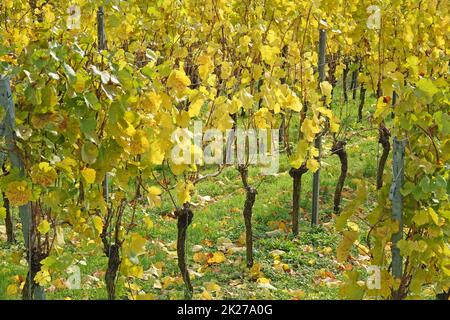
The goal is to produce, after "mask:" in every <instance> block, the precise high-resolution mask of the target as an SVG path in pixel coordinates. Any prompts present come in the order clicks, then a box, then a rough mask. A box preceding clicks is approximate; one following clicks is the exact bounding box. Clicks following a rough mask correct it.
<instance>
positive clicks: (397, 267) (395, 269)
mask: <svg viewBox="0 0 450 320" xmlns="http://www.w3.org/2000/svg"><path fill="white" fill-rule="evenodd" d="M405 142H406V141H405V140H398V139H397V137H395V138H394V151H393V152H394V154H393V163H392V174H393V177H392V186H391V190H390V194H389V197H390V199H391V201H392V219H393V220H395V221H398V223H399V230H398V232H397V233H395V234H393V235H392V275H393V276H394V278H396V279H400V278H401V277H402V274H403V270H402V269H403V266H402V265H403V258H402V256H401V255H400V249H399V248H398V247H397V243H398V242H399V241H400V240H401V239H402V237H403V212H402V211H403V199H402V194H401V193H400V190H401V188H402V185H403V176H404V158H405Z"/></svg>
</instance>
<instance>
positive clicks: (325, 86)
mask: <svg viewBox="0 0 450 320" xmlns="http://www.w3.org/2000/svg"><path fill="white" fill-rule="evenodd" d="M332 90H333V86H332V85H331V84H330V83H329V82H328V81H322V82H321V83H320V91H321V92H322V94H323V95H324V96H325V97H327V98H330V97H331V92H332Z"/></svg>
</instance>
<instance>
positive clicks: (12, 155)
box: [0, 75, 45, 300]
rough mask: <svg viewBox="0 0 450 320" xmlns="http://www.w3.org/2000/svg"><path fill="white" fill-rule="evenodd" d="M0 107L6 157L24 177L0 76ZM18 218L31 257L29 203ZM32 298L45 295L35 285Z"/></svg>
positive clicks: (6, 81)
mask: <svg viewBox="0 0 450 320" xmlns="http://www.w3.org/2000/svg"><path fill="white" fill-rule="evenodd" d="M0 106H1V107H2V108H3V109H4V113H5V115H4V118H3V122H2V124H1V126H0V135H2V136H4V137H5V140H6V145H7V148H8V155H9V159H10V161H11V165H12V167H14V168H17V169H19V172H20V174H21V176H25V170H24V165H23V161H22V159H21V157H20V155H19V154H18V152H17V150H16V148H15V133H14V127H15V112H14V102H13V98H12V92H11V85H10V79H9V77H3V76H1V75H0ZM19 216H20V220H21V222H22V233H23V240H24V243H25V247H26V249H27V250H28V253H29V255H31V249H32V244H33V242H34V239H33V238H34V235H33V234H32V232H31V227H32V212H31V203H27V204H26V205H23V206H21V207H19ZM33 295H34V298H35V299H36V300H45V293H44V290H43V288H42V287H40V286H38V285H36V286H35V290H34V293H33Z"/></svg>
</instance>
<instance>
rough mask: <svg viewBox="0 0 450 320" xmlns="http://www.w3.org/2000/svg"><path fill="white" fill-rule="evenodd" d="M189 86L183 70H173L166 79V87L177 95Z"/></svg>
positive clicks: (189, 82)
mask: <svg viewBox="0 0 450 320" xmlns="http://www.w3.org/2000/svg"><path fill="white" fill-rule="evenodd" d="M190 84H191V80H190V79H189V77H188V76H187V75H186V73H185V72H184V70H183V69H180V70H173V71H172V72H171V73H170V75H169V78H167V86H168V87H169V88H171V89H173V90H175V91H177V92H178V93H182V92H183V91H184V90H186V88H187V87H188V86H189V85H190Z"/></svg>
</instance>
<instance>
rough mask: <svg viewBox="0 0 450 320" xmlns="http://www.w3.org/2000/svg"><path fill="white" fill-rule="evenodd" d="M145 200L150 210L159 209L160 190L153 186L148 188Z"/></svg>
mask: <svg viewBox="0 0 450 320" xmlns="http://www.w3.org/2000/svg"><path fill="white" fill-rule="evenodd" d="M147 199H148V203H149V205H150V207H151V208H153V207H159V206H160V205H161V189H159V188H158V187H155V186H151V187H150V188H148V196H147Z"/></svg>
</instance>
